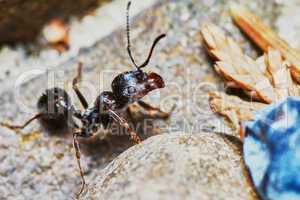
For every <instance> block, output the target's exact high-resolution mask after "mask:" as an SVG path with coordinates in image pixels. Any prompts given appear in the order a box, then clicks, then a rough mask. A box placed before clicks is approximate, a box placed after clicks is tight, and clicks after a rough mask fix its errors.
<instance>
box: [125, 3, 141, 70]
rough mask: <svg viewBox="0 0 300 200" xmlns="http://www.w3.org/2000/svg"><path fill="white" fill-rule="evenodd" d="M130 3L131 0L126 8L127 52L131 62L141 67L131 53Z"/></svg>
mask: <svg viewBox="0 0 300 200" xmlns="http://www.w3.org/2000/svg"><path fill="white" fill-rule="evenodd" d="M130 5H131V1H128V3H127V9H126V33H127V52H128V55H129V58H130V60H131V62H132V63H133V64H134V66H135V67H136V68H137V69H139V67H138V66H137V64H136V63H135V61H134V59H133V57H132V54H131V50H130V47H131V44H130V27H129V9H130Z"/></svg>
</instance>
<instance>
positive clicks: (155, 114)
mask: <svg viewBox="0 0 300 200" xmlns="http://www.w3.org/2000/svg"><path fill="white" fill-rule="evenodd" d="M138 104H139V105H140V106H141V107H142V108H144V109H145V110H146V111H148V114H149V116H150V117H151V118H159V119H168V118H169V117H170V115H171V113H172V112H173V111H174V109H175V107H176V106H175V105H174V106H173V107H172V108H171V110H170V111H169V112H164V111H162V110H160V109H159V108H156V107H153V106H151V105H150V104H148V103H146V102H144V101H141V100H139V101H138Z"/></svg>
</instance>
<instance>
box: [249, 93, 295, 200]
mask: <svg viewBox="0 0 300 200" xmlns="http://www.w3.org/2000/svg"><path fill="white" fill-rule="evenodd" d="M254 116H255V117H254V118H255V119H254V120H253V121H247V122H245V123H244V130H245V135H246V136H245V139H244V146H243V152H244V160H245V163H246V166H247V167H248V169H249V171H250V174H251V177H252V180H253V183H254V185H255V186H256V188H257V191H258V192H259V194H260V195H261V197H262V198H263V199H266V200H267V199H268V200H269V199H270V200H297V199H299V200H300V98H296V97H288V98H287V99H286V100H284V101H281V102H278V103H275V104H271V105H269V106H266V107H265V108H264V109H262V110H260V111H259V112H257V113H255V115H254Z"/></svg>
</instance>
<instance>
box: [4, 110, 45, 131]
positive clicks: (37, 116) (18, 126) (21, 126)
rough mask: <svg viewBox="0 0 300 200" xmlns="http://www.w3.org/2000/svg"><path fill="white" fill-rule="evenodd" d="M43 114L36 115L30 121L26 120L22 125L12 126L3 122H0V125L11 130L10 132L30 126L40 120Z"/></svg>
mask: <svg viewBox="0 0 300 200" xmlns="http://www.w3.org/2000/svg"><path fill="white" fill-rule="evenodd" d="M42 115H43V114H42V113H37V114H35V115H34V116H33V117H31V118H30V119H28V120H27V121H26V122H25V123H24V124H22V125H13V124H9V123H5V122H1V123H0V125H1V126H4V127H6V128H9V129H12V130H19V129H23V128H25V127H26V126H27V125H28V124H30V123H31V122H32V121H33V120H35V119H37V118H40V117H41V116H42Z"/></svg>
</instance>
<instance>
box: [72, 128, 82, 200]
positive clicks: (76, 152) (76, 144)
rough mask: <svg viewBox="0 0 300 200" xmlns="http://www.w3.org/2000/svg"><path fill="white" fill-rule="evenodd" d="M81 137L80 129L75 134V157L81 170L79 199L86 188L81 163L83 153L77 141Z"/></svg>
mask: <svg viewBox="0 0 300 200" xmlns="http://www.w3.org/2000/svg"><path fill="white" fill-rule="evenodd" d="M80 135H81V130H80V129H77V130H75V131H74V133H73V147H74V150H75V157H76V160H77V165H78V169H79V172H80V177H81V187H80V190H79V192H78V193H77V194H76V196H77V197H79V196H80V195H81V193H82V192H83V190H84V187H85V179H84V171H83V169H82V167H81V162H80V157H81V153H80V148H79V142H78V139H77V137H78V136H80Z"/></svg>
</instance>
